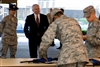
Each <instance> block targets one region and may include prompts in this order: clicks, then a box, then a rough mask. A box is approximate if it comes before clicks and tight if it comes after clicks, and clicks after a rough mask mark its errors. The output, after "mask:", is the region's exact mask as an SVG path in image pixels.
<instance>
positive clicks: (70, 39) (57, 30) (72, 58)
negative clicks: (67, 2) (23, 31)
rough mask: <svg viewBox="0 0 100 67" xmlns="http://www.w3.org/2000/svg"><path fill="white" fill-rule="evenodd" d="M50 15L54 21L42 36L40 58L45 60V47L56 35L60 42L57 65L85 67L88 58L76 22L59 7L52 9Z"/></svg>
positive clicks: (47, 46) (61, 66) (46, 47)
mask: <svg viewBox="0 0 100 67" xmlns="http://www.w3.org/2000/svg"><path fill="white" fill-rule="evenodd" d="M51 17H52V18H54V22H53V23H52V24H51V25H50V26H49V27H48V29H47V31H46V32H45V34H44V35H43V37H42V42H41V44H40V48H39V56H40V58H44V59H46V60H47V49H48V48H49V46H50V44H51V43H52V41H53V40H54V38H55V36H56V37H57V38H58V39H59V40H60V41H61V43H62V48H61V50H60V54H59V57H58V62H57V63H58V67H76V66H77V67H85V65H86V63H87V62H88V61H89V60H88V54H87V50H86V47H85V45H84V43H83V38H82V32H81V28H80V26H79V24H78V22H77V21H76V20H75V19H73V18H69V17H67V16H65V15H64V14H63V13H62V11H61V10H60V9H54V10H53V11H52V14H51Z"/></svg>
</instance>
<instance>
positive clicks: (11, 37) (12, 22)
mask: <svg viewBox="0 0 100 67" xmlns="http://www.w3.org/2000/svg"><path fill="white" fill-rule="evenodd" d="M0 26H1V28H0V29H2V44H3V46H2V49H3V51H2V58H6V54H7V51H8V48H9V47H10V58H15V54H16V51H17V34H16V28H17V18H16V17H14V18H10V16H9V15H8V16H6V17H4V18H3V20H2V21H1V25H0Z"/></svg>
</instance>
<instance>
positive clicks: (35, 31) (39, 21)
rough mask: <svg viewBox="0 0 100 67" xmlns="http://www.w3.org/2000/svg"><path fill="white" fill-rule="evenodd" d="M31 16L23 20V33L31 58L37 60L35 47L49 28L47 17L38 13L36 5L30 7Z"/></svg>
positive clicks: (38, 8) (38, 9)
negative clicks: (26, 39)
mask: <svg viewBox="0 0 100 67" xmlns="http://www.w3.org/2000/svg"><path fill="white" fill-rule="evenodd" d="M32 11H33V12H34V13H33V14H31V15H28V16H27V18H26V20H25V26H24V33H25V35H26V37H27V38H28V39H29V51H30V57H31V58H37V47H39V45H40V42H41V37H42V36H43V34H44V32H45V31H46V29H47V28H48V26H49V22H48V19H47V16H46V15H44V14H41V13H40V7H39V5H38V4H34V5H33V6H32Z"/></svg>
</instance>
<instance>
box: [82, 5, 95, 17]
mask: <svg viewBox="0 0 100 67" xmlns="http://www.w3.org/2000/svg"><path fill="white" fill-rule="evenodd" d="M94 11H95V9H94V7H93V6H88V7H86V8H85V9H84V10H83V13H84V17H89V16H90V15H91V13H92V12H94Z"/></svg>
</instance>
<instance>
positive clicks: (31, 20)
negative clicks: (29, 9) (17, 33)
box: [24, 14, 49, 39]
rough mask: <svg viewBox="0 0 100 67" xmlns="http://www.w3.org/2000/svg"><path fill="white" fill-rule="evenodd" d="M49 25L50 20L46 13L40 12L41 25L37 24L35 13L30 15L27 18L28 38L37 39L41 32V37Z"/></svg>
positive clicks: (26, 32)
mask: <svg viewBox="0 0 100 67" xmlns="http://www.w3.org/2000/svg"><path fill="white" fill-rule="evenodd" d="M48 26H49V22H48V19H47V16H46V15H43V14H40V25H39V27H38V26H37V24H36V21H35V16H34V14H31V15H28V16H27V18H26V20H25V26H24V33H25V35H26V37H27V38H29V39H31V38H32V39H33V38H34V39H35V38H37V37H38V35H37V34H38V33H39V34H40V38H41V37H42V36H43V34H44V32H45V31H46V29H47V28H48Z"/></svg>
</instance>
